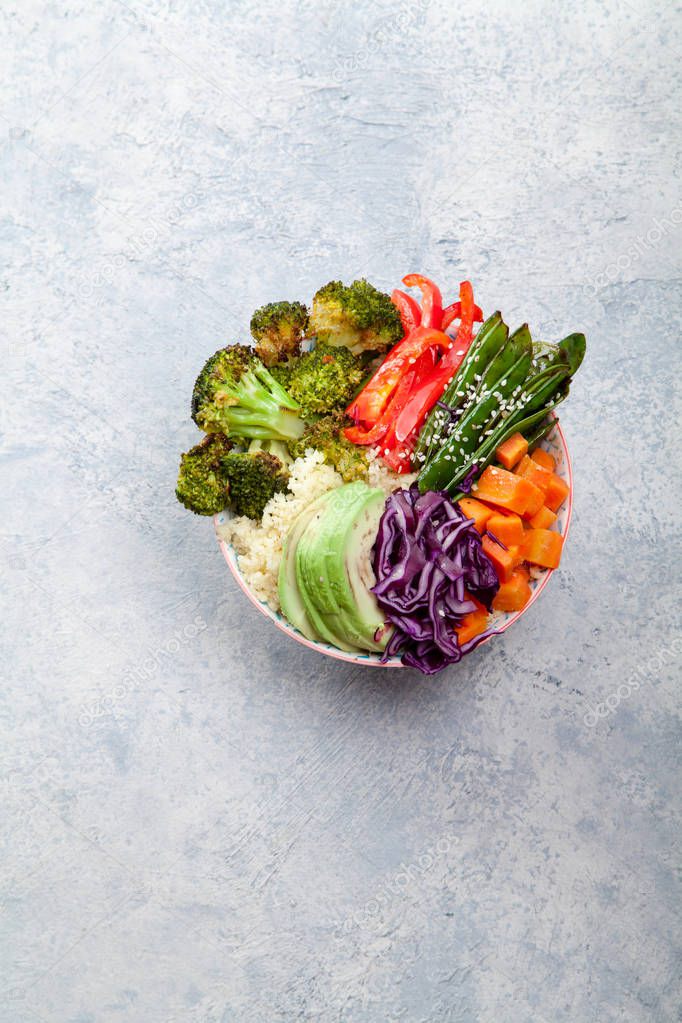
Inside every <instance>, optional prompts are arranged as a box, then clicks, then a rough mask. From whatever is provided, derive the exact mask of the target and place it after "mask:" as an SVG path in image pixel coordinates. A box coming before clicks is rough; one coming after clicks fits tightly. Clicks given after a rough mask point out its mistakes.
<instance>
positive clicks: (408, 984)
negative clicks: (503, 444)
mask: <svg viewBox="0 0 682 1023" xmlns="http://www.w3.org/2000/svg"><path fill="white" fill-rule="evenodd" d="M0 22H1V26H2V39H3V51H4V56H3V60H2V73H3V77H4V79H5V86H4V89H3V94H2V108H1V120H0V135H1V145H0V148H1V160H2V175H3V187H2V197H1V200H0V201H1V202H2V211H1V214H0V216H1V220H0V241H1V244H2V249H1V255H0V294H1V295H2V319H1V320H0V322H1V323H2V332H3V356H4V358H3V373H2V378H3V384H4V385H5V387H6V399H5V401H4V402H3V405H2V414H3V420H2V440H1V453H2V471H3V477H2V480H3V485H2V498H3V511H2V524H1V531H2V541H3V544H2V553H3V569H2V582H3V586H2V590H3V598H4V611H3V616H2V624H3V642H4V650H3V653H2V658H1V663H2V667H3V668H4V675H5V684H4V687H3V689H4V692H3V697H2V705H1V706H2V725H3V738H2V754H3V771H2V778H3V789H2V802H1V804H0V806H1V807H2V810H1V812H0V818H1V823H2V853H3V859H4V865H3V870H2V889H1V892H0V928H1V931H2V940H3V942H4V947H3V948H2V950H1V952H0V962H1V963H2V965H1V967H0V969H1V971H2V982H1V984H0V987H1V989H2V995H1V996H0V1020H1V1021H2V1023H124V1021H125V1023H231V1021H235V1023H285V1021H318V1020H321V1021H324V1023H327V1021H329V1023H368V1021H371V1023H385V1021H389V1023H423V1021H437V1023H440V1021H445V1023H611V1021H616V1020H618V1021H627V1023H645V1021H646V1023H649V1021H652V1020H653V1021H656V1023H669V1021H673V1020H677V1019H678V1018H679V1017H678V1006H679V1004H680V1002H679V993H680V992H679V977H680V958H679V949H680V944H679V938H680V928H679V925H678V911H679V908H680V902H679V889H678V887H677V884H676V874H675V872H676V868H677V867H678V866H679V862H680V860H679V845H678V838H679V815H678V811H679V808H680V806H679V799H678V787H679V759H678V758H679V751H680V747H679V736H680V729H679V716H678V712H679V701H678V699H677V693H676V684H677V683H678V682H679V679H680V667H681V665H682V638H681V633H680V628H679V617H678V613H679V601H680V585H679V579H680V573H679V559H680V546H679V532H678V529H679V514H678V512H679V506H680V500H681V496H682V495H681V494H680V486H679V475H677V476H676V471H677V472H679V467H680V458H679V453H680V439H681V438H680V429H679V415H680V404H679V390H678V388H677V383H678V376H677V374H679V371H680V367H679V362H678V359H679V355H680V315H681V313H682V302H681V289H680V258H679V257H680V240H681V238H682V198H681V196H680V181H681V178H682V145H681V135H680V128H681V124H682V89H681V88H680V84H681V73H680V66H681V61H682V11H681V9H680V5H679V3H664V2H662V0H661V2H659V0H652V2H641V0H628V2H623V0H587V2H585V3H581V4H579V5H578V4H565V3H560V2H559V0H544V2H543V0H532V2H512V0H499V2H491V3H487V4H486V3H483V2H482V0H478V2H473V3H464V4H461V5H460V4H456V3H454V2H450V0H406V2H402V0H396V2H395V3H389V2H388V0H380V2H377V0H370V2H368V3H362V4H361V3H354V4H339V3H334V2H332V0H322V2H320V0H315V2H313V0H299V2H295V0H280V2H276V0H261V2H260V3H255V2H254V0H233V2H231V3H222V4H221V3H219V2H217V0H194V2H192V0H173V2H161V0H148V2H144V0H129V2H126V3H124V2H123V0H98V2H96V3H90V2H85V0H66V2H59V3H57V2H53V3H39V2H37V0H22V2H21V3H19V2H17V0H14V2H11V0H10V2H6V3H4V4H3V5H2V12H1V15H0ZM408 271H422V272H425V273H430V274H432V275H433V276H434V277H435V278H436V279H437V280H438V281H440V282H441V283H442V285H443V286H444V289H445V291H446V292H447V296H448V298H449V299H452V297H453V296H454V295H455V293H456V289H457V285H458V282H459V281H460V280H461V279H462V278H464V277H469V278H471V279H472V280H473V282H474V284H475V288H476V294H477V298H478V301H479V302H480V303H481V304H482V305H483V306H484V308H485V309H486V310H488V311H490V310H492V309H495V308H500V309H502V310H503V311H504V313H505V315H506V317H507V318H508V320H509V321H510V323H512V324H513V325H517V324H518V323H520V322H522V321H523V320H524V319H527V320H528V321H529V323H530V325H531V328H532V330H533V332H534V334H535V336H536V337H540V338H546V339H550V340H552V339H554V340H556V339H558V338H560V337H562V336H563V335H564V334H566V333H568V332H569V331H573V330H584V331H585V333H586V334H587V336H588V341H589V349H588V359H587V362H586V364H585V365H584V367H583V369H582V370H581V372H580V374H579V376H578V378H577V379H576V381H575V385H574V393H573V394H572V396H571V399H570V401H569V402H568V403H567V404H566V405H565V406H564V411H563V412H562V421H563V424H564V427H565V430H566V433H567V436H568V439H569V444H570V448H571V452H572V455H573V459H574V468H575V497H576V506H575V516H574V520H573V527H572V533H571V537H570V542H569V544H568V546H567V550H566V554H565V558H564V561H563V564H562V566H561V572H560V573H558V574H557V575H556V576H555V578H553V580H552V582H551V584H550V586H549V587H548V588H547V590H546V591H545V593H544V594H543V596H542V599H541V600H540V601H539V602H538V603H537V604H536V605H535V606H534V607H533V608H532V609H531V610H530V611H529V613H528V614H527V615H526V617H525V618H524V619H523V621H522V622H521V623H519V624H518V625H517V626H516V627H515V628H514V629H513V630H511V632H509V633H508V634H507V635H505V636H504V637H503V638H500V639H498V640H497V641H496V642H494V643H491V644H490V645H488V646H486V647H485V649H483V650H481V651H479V652H478V653H477V654H475V655H473V656H471V657H470V658H469V659H467V661H466V663H464V664H462V665H461V666H459V667H456V668H453V669H452V670H449V671H447V672H445V673H444V674H443V675H441V676H440V677H438V678H434V679H429V680H425V679H424V678H422V677H420V676H419V675H417V674H415V673H413V672H408V671H404V672H391V673H388V672H380V671H370V670H367V669H364V670H355V669H353V668H352V667H349V666H347V665H344V664H342V663H337V662H335V661H332V660H328V659H325V658H323V657H320V656H318V655H316V654H315V653H313V652H309V651H307V650H305V649H303V648H301V647H298V646H297V645H295V644H294V643H291V642H289V641H288V640H287V639H286V638H285V637H283V636H282V635H280V634H279V633H278V632H277V631H276V630H275V629H273V627H272V626H271V625H269V624H268V623H267V621H266V620H265V619H263V618H261V617H260V616H259V615H258V614H257V612H256V611H255V610H254V609H253V608H252V607H251V606H250V605H249V604H248V603H247V602H246V601H245V599H244V598H243V596H242V595H241V593H240V592H239V591H238V589H237V587H236V586H235V584H234V582H233V581H232V579H231V577H230V576H229V574H228V572H227V570H226V566H225V564H224V562H223V559H222V557H221V556H220V553H219V551H218V548H217V546H216V543H215V540H214V537H213V532H212V526H211V523H210V521H207V520H203V519H200V518H195V517H193V516H192V515H190V514H189V513H187V512H185V511H183V509H182V508H180V506H179V505H178V504H177V503H176V502H175V499H174V496H173V487H174V477H175V472H176V465H177V459H178V454H179V452H180V451H181V450H183V449H186V448H187V447H188V446H189V445H191V444H192V443H193V442H194V440H195V430H194V428H193V426H192V424H191V422H190V420H189V415H188V411H189V410H188V400H189V394H190V389H191V386H192V383H193V380H194V377H195V374H196V373H197V370H198V369H199V367H200V366H201V364H202V362H203V360H204V359H205V358H206V356H207V355H208V354H209V353H211V352H212V351H213V350H214V349H215V348H217V347H218V346H219V345H220V344H222V343H224V342H226V341H231V340H235V339H237V338H244V337H245V334H246V328H247V324H248V319H249V315H250V313H251V311H252V309H253V308H254V307H255V306H256V305H257V304H259V303H261V302H264V301H268V300H272V299H277V298H280V297H286V298H292V299H293V298H302V299H308V298H309V297H310V296H311V295H312V293H313V291H314V290H315V289H316V288H317V287H318V286H319V285H321V284H322V283H324V282H326V281H327V280H328V279H330V278H333V277H341V278H344V279H346V280H349V279H352V278H353V277H355V276H360V275H363V274H364V275H368V276H369V277H370V278H371V279H372V280H373V281H374V282H376V283H378V284H379V285H382V286H385V287H386V288H390V287H392V286H395V285H396V284H397V283H398V281H399V279H400V277H401V276H402V275H403V274H404V273H406V272H408Z"/></svg>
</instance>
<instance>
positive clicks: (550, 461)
mask: <svg viewBox="0 0 682 1023" xmlns="http://www.w3.org/2000/svg"><path fill="white" fill-rule="evenodd" d="M530 457H531V458H532V459H533V461H534V462H537V463H538V465H541V466H542V468H543V469H547V470H548V471H549V472H554V470H555V469H556V461H555V459H554V455H550V453H549V451H545V449H544V448H536V449H535V451H534V452H533V454H532V455H531V456H530Z"/></svg>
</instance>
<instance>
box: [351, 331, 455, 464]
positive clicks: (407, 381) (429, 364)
mask: <svg viewBox="0 0 682 1023" xmlns="http://www.w3.org/2000/svg"><path fill="white" fill-rule="evenodd" d="M435 361H436V356H435V352H434V350H433V348H427V350H426V351H425V352H424V353H423V354H422V355H420V356H419V358H418V359H417V360H416V362H415V363H414V365H413V366H412V367H410V370H409V372H407V373H404V374H403V376H402V377H401V378H400V381H399V382H398V386H397V387H396V389H395V391H394V392H393V394H392V396H391V398H390V400H389V402H388V404H387V405H386V408H385V409H384V411H383V413H382V414H381V416H380V417H379V419H378V420H377V422H376V423H375V424H374V426H372V427H370V428H369V429H368V428H366V427H364V426H362V425H360V426H358V425H356V426H347V427H346V429H345V430H344V431H343V432H344V435H345V437H346V439H347V440H349V441H351V442H352V443H353V444H376V443H378V442H379V441H381V439H382V438H383V437H384V435H385V434H386V433H387V431H389V430H390V428H391V424H392V423H394V422H395V419H396V417H397V416H398V415H399V414H400V412H401V410H402V409H403V408H404V406H405V403H406V402H407V400H408V399H409V397H410V395H411V393H412V391H413V389H414V387H415V385H416V383H417V381H418V380H419V379H420V378H421V377H423V376H424V375H425V374H428V373H430V372H431V371H432V370H433V367H434V365H435Z"/></svg>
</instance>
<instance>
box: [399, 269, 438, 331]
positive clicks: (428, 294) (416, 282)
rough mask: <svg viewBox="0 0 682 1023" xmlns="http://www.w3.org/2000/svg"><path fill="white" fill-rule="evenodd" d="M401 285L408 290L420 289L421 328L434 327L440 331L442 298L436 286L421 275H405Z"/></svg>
mask: <svg viewBox="0 0 682 1023" xmlns="http://www.w3.org/2000/svg"><path fill="white" fill-rule="evenodd" d="M403 284H405V285H406V286H407V287H408V288H420V289H421V293H422V296H423V297H422V317H421V325H422V327H435V329H436V330H440V329H441V323H442V320H443V298H442V296H441V293H440V288H439V287H438V285H436V284H434V283H433V281H430V280H429V278H428V277H424V276H423V275H422V274H407V276H406V277H403Z"/></svg>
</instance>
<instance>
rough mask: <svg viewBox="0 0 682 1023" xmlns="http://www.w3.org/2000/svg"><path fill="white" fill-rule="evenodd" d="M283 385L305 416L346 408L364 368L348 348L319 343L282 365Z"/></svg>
mask: <svg viewBox="0 0 682 1023" xmlns="http://www.w3.org/2000/svg"><path fill="white" fill-rule="evenodd" d="M284 373H285V376H284V377H283V379H286V389H287V391H288V392H289V394H290V395H291V396H292V398H294V399H295V400H296V401H297V402H298V404H299V406H300V408H301V415H302V416H303V418H304V419H312V418H313V417H314V416H319V415H324V414H325V413H326V412H333V411H335V410H336V409H345V408H346V406H347V405H348V402H349V401H350V400H351V398H352V397H353V395H354V394H355V393H356V391H357V390H358V388H359V387H360V385H361V384H362V382H363V380H364V378H365V375H366V370H365V366H364V362H363V361H362V359H361V358H360V357H359V356H357V355H354V354H353V353H352V352H351V351H350V349H349V348H344V347H337V346H335V345H327V344H319V343H318V345H317V346H316V347H315V348H314V349H313V350H312V351H311V352H304V353H303V355H300V356H299V357H298V358H297V359H294V360H293V361H292V362H290V363H288V364H287V365H286V366H285V367H284Z"/></svg>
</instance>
